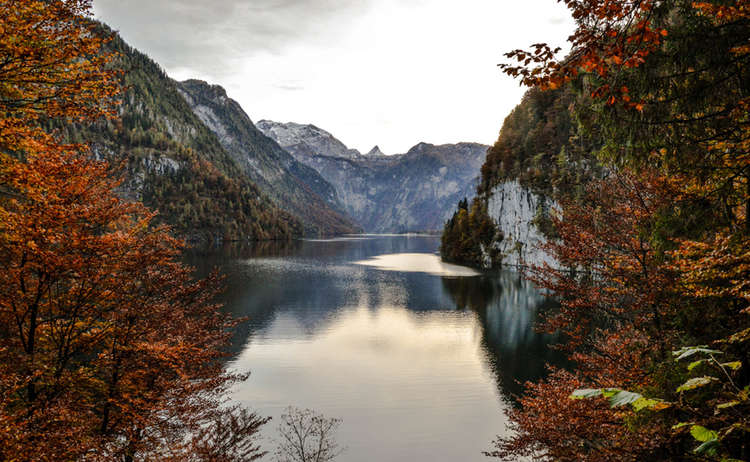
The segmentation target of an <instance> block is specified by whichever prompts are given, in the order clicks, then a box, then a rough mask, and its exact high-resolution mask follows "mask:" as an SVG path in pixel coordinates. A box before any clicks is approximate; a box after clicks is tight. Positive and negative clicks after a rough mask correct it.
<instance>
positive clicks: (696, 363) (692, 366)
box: [687, 359, 705, 371]
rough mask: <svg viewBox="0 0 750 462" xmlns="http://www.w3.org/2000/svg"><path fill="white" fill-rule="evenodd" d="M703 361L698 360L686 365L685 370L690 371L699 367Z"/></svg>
mask: <svg viewBox="0 0 750 462" xmlns="http://www.w3.org/2000/svg"><path fill="white" fill-rule="evenodd" d="M703 361H705V359H699V360H698V361H693V362H692V363H690V364H688V367H687V370H689V371H692V370H693V369H695V368H696V367H698V366H700V365H701V364H702V363H703Z"/></svg>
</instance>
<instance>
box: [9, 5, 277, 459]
mask: <svg viewBox="0 0 750 462" xmlns="http://www.w3.org/2000/svg"><path fill="white" fill-rule="evenodd" d="M89 10H90V1H89V0H51V1H47V0H44V1H41V0H39V1H36V0H0V18H2V21H0V28H2V33H1V34H0V428H1V429H2V431H0V460H14V461H31V460H33V461H59V460H145V459H154V458H159V459H168V460H175V461H176V460H191V461H192V460H224V461H239V460H253V459H255V458H257V457H259V456H260V455H262V453H261V451H260V450H259V448H258V447H257V445H255V444H254V443H253V441H254V440H253V438H254V435H255V433H256V432H257V430H258V427H259V426H260V425H262V424H263V423H265V421H266V420H265V419H260V418H258V417H257V416H256V415H254V414H252V413H248V412H246V411H241V410H239V409H236V408H231V407H230V408H225V407H222V406H220V404H221V403H222V397H223V394H224V392H225V391H226V389H227V387H228V386H229V385H231V384H232V383H233V382H234V381H236V380H241V379H243V378H244V376H242V375H234V374H227V373H225V372H224V371H223V368H222V365H221V362H220V360H221V358H222V357H223V353H222V348H223V346H224V345H225V342H226V341H227V339H228V329H229V328H230V327H231V326H233V325H234V322H232V321H230V320H229V319H228V318H226V317H225V316H224V315H221V314H220V313H219V312H218V310H217V306H215V305H214V304H213V303H212V302H211V300H212V299H213V297H214V296H215V294H216V292H217V290H218V281H217V278H216V277H212V278H209V279H207V280H205V281H201V282H195V281H192V279H191V273H192V270H191V269H190V268H188V267H185V266H183V265H182V264H181V263H179V252H180V249H181V246H182V244H181V243H180V242H179V241H176V240H175V239H173V238H172V237H170V235H169V233H168V229H167V228H165V227H156V226H153V225H152V224H151V220H152V218H153V216H154V214H153V213H151V212H149V211H148V210H146V209H145V208H144V207H143V206H142V205H141V204H138V203H130V202H126V201H124V200H122V199H120V198H118V197H117V195H116V194H115V190H116V188H117V186H118V181H117V180H115V179H114V178H113V176H112V175H113V174H112V172H111V171H110V169H109V167H108V165H106V164H105V163H103V162H98V161H95V160H91V159H89V158H88V154H89V152H88V150H87V149H86V147H85V146H77V145H66V144H64V143H62V142H60V141H59V140H58V139H57V138H56V137H55V135H54V134H53V133H47V132H45V131H44V130H43V129H42V126H43V124H44V123H45V122H47V121H50V120H55V121H63V122H66V121H80V120H89V121H91V120H94V119H96V118H98V117H102V116H112V115H113V114H114V109H115V107H116V106H115V105H114V103H115V98H116V95H117V92H118V86H117V84H116V83H115V81H116V80H115V77H116V75H117V73H116V72H115V71H114V70H108V69H107V64H108V63H109V62H110V60H111V56H109V55H107V54H102V53H100V52H101V47H102V44H103V43H104V42H105V41H106V38H103V37H100V36H99V35H98V32H97V31H98V30H99V29H97V28H96V27H95V25H94V24H93V23H92V22H91V21H90V18H89V15H90V13H89ZM225 429H230V430H231V432H230V433H231V434H228V433H227V432H225V431H223V430H225ZM214 430H216V431H214ZM220 430H222V431H220Z"/></svg>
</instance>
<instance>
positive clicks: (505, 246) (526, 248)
mask: <svg viewBox="0 0 750 462" xmlns="http://www.w3.org/2000/svg"><path fill="white" fill-rule="evenodd" d="M576 102H577V101H576V96H575V93H574V92H573V91H571V90H570V89H568V88H564V89H562V90H556V91H547V92H542V91H539V90H536V89H534V90H530V91H529V92H527V94H526V95H525V96H524V98H523V100H522V101H521V103H520V104H519V105H518V106H517V107H516V108H515V109H514V110H513V111H512V112H511V114H510V115H509V116H508V117H507V118H506V119H505V122H504V123H503V127H502V129H501V130H500V136H499V137H498V140H497V142H496V143H495V144H494V145H493V146H492V147H491V148H490V149H489V150H488V152H487V158H486V160H485V162H484V164H483V165H482V168H481V179H480V183H479V187H478V195H477V197H476V198H475V200H474V201H473V203H472V204H471V206H469V205H468V204H463V211H462V210H461V209H460V208H459V210H458V211H456V212H455V213H454V215H453V217H452V219H451V220H450V221H449V222H448V223H447V224H446V227H445V228H444V232H443V245H442V248H441V253H442V255H443V257H444V258H446V259H448V260H451V261H455V262H461V263H467V264H471V265H475V266H483V267H495V266H500V265H507V266H518V265H541V264H543V263H548V264H551V265H555V261H554V260H553V259H552V257H551V256H550V255H548V254H547V253H546V252H544V251H543V250H542V249H541V246H542V244H544V243H545V242H546V241H547V239H550V238H554V230H553V229H552V225H551V220H550V217H551V215H550V213H551V211H553V210H555V209H559V206H558V202H559V199H560V198H564V197H573V196H575V195H577V194H579V192H580V191H581V189H582V188H583V187H584V186H585V184H586V183H587V182H588V181H590V179H591V178H594V177H597V176H599V175H601V171H600V167H599V164H598V163H597V162H596V159H595V157H594V156H593V154H592V153H593V152H595V151H596V146H597V143H596V141H595V140H594V139H592V137H590V136H588V135H587V136H584V135H582V134H581V133H580V132H579V128H578V124H577V123H576V122H575V120H576V116H575V114H574V112H573V108H574V106H575V104H576Z"/></svg>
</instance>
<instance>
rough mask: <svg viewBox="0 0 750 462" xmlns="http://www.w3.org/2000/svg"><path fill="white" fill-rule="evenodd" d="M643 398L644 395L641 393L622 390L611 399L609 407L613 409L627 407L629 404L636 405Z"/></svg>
mask: <svg viewBox="0 0 750 462" xmlns="http://www.w3.org/2000/svg"><path fill="white" fill-rule="evenodd" d="M642 398H643V395H641V394H640V393H633V392H632V391H625V390H620V391H617V392H616V393H614V394H613V395H612V397H611V398H609V405H610V406H611V407H618V406H626V405H628V404H631V403H635V402H636V401H638V400H639V399H642Z"/></svg>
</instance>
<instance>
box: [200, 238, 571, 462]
mask: <svg viewBox="0 0 750 462" xmlns="http://www.w3.org/2000/svg"><path fill="white" fill-rule="evenodd" d="M438 246H439V238H437V237H429V236H357V237H348V238H339V239H332V240H308V241H297V242H292V243H262V244H259V245H256V246H254V247H252V248H244V249H243V248H239V249H238V248H230V249H224V250H223V251H221V252H215V253H212V254H209V255H198V254H195V255H192V256H191V257H190V258H189V263H190V264H192V265H194V266H196V267H197V269H198V272H199V274H206V273H207V272H208V271H209V270H210V268H212V267H218V268H219V269H220V271H221V272H222V273H223V274H225V275H226V286H227V291H226V293H225V294H224V296H223V300H222V301H223V302H224V303H225V304H226V309H227V310H229V311H230V312H232V313H233V314H235V315H237V316H242V317H248V318H249V321H248V322H246V323H244V324H242V325H241V326H239V327H238V328H237V331H236V333H235V336H234V339H233V342H232V350H231V352H232V357H231V359H230V361H229V367H230V368H233V369H239V370H242V371H248V370H249V371H250V372H251V376H250V379H249V380H248V381H247V382H244V383H242V384H240V385H239V386H238V387H236V389H235V390H234V391H233V394H232V398H233V399H234V400H235V401H238V402H241V403H243V404H244V405H246V406H248V407H250V408H252V409H254V410H256V411H257V412H258V413H260V414H261V415H264V416H272V417H273V418H274V420H272V421H271V422H270V423H269V424H268V425H266V427H265V430H264V442H263V444H264V447H265V449H268V450H272V449H273V438H274V437H275V433H276V426H277V424H278V417H279V416H280V415H281V413H282V412H283V410H284V409H285V408H286V407H287V406H290V405H292V406H296V407H299V408H310V409H314V410H315V411H318V412H320V413H322V414H324V415H326V416H327V417H336V418H340V419H342V423H341V427H340V428H339V430H338V433H337V437H336V440H337V441H338V442H339V443H340V444H341V445H342V446H346V447H347V450H346V452H344V453H343V454H342V455H341V456H340V457H339V458H338V459H337V460H339V461H342V462H343V461H357V462H368V461H378V462H382V461H393V462H406V461H409V462H414V461H433V462H442V461H445V462H448V461H450V462H455V461H481V460H487V459H486V458H485V457H484V456H483V455H482V454H481V451H483V450H488V449H490V447H491V442H492V440H493V439H494V438H495V437H496V435H498V434H506V432H507V431H509V430H508V429H507V428H506V422H507V418H506V415H505V411H506V410H507V409H509V408H510V407H511V406H513V405H514V396H518V394H520V393H521V392H522V390H523V388H522V387H521V386H520V385H519V382H524V381H526V380H534V379H537V378H539V377H541V376H543V374H544V371H545V363H547V362H552V363H556V364H557V363H560V361H561V357H560V354H559V353H558V352H556V351H554V350H551V349H550V348H549V344H550V343H551V342H553V340H554V339H553V338H551V337H550V336H547V335H541V334H538V333H536V332H535V331H534V323H535V321H536V320H537V319H538V316H539V315H540V313H541V312H543V311H544V310H545V309H549V308H550V307H551V305H552V303H551V302H550V301H549V300H548V299H546V298H545V297H544V296H542V294H541V293H540V292H539V291H538V290H536V289H535V288H534V287H533V286H531V285H530V284H529V283H527V282H526V281H524V280H523V279H521V277H520V276H519V274H518V273H515V272H511V271H504V272H494V273H478V272H476V271H474V270H471V269H469V268H464V267H460V266H455V265H445V264H441V263H440V262H439V258H438V257H437V255H436V252H437V249H438ZM268 459H270V456H269V457H268Z"/></svg>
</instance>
